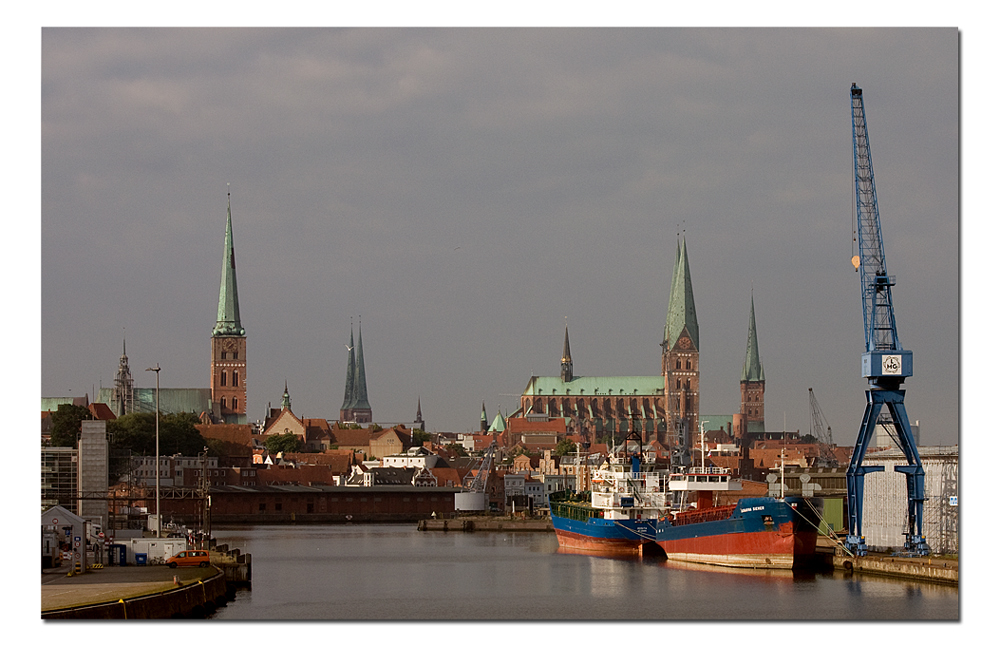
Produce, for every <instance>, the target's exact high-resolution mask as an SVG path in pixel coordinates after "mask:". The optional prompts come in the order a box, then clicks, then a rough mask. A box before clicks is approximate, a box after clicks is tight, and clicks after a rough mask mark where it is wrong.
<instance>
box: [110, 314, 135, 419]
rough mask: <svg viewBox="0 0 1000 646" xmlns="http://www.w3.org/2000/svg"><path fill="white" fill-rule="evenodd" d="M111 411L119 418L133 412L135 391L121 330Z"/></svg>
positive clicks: (123, 334)
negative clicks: (119, 357)
mask: <svg viewBox="0 0 1000 646" xmlns="http://www.w3.org/2000/svg"><path fill="white" fill-rule="evenodd" d="M111 405H112V410H113V412H114V414H115V415H117V416H118V417H121V416H122V415H126V414H128V413H132V412H135V389H134V381H133V380H132V371H131V370H130V369H129V366H128V355H127V354H126V353H125V330H124V329H123V330H122V356H121V359H119V360H118V373H117V374H116V375H115V388H114V393H113V394H112V395H111Z"/></svg>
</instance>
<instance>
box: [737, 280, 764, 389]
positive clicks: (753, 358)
mask: <svg viewBox="0 0 1000 646" xmlns="http://www.w3.org/2000/svg"><path fill="white" fill-rule="evenodd" d="M740 381H764V367H763V366H762V365H761V364H760V351H759V350H758V349H757V317H756V316H755V315H754V308H753V292H751V293H750V325H749V328H748V330H747V356H746V359H745V360H744V361H743V375H742V376H741V377H740Z"/></svg>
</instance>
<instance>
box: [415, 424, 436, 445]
mask: <svg viewBox="0 0 1000 646" xmlns="http://www.w3.org/2000/svg"><path fill="white" fill-rule="evenodd" d="M432 439H434V438H433V436H432V435H431V434H430V433H428V432H427V431H421V430H420V429H419V428H415V429H413V441H414V442H415V443H416V444H417V445H421V444H423V443H424V442H430V441H431V440H432Z"/></svg>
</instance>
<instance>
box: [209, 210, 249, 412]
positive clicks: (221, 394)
mask: <svg viewBox="0 0 1000 646" xmlns="http://www.w3.org/2000/svg"><path fill="white" fill-rule="evenodd" d="M226 199H227V202H229V204H228V205H227V217H226V243H225V250H224V255H223V259H222V284H221V286H220V287H219V310H218V317H217V320H216V323H215V328H214V329H213V330H212V412H213V416H214V417H215V418H216V419H217V420H218V421H221V422H224V423H227V424H246V420H247V386H246V374H247V334H246V330H244V329H243V325H242V324H241V323H240V299H239V295H238V293H237V290H236V256H235V255H234V254H233V209H232V202H231V200H230V196H229V195H228V194H227V196H226Z"/></svg>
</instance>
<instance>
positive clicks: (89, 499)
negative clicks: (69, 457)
mask: <svg viewBox="0 0 1000 646" xmlns="http://www.w3.org/2000/svg"><path fill="white" fill-rule="evenodd" d="M77 459H78V463H77V495H78V496H79V499H78V500H77V504H76V513H77V515H78V516H81V517H82V518H85V519H87V520H90V519H99V521H100V526H101V527H107V526H108V501H107V497H108V431H107V422H106V421H104V420H83V422H82V423H81V428H80V440H79V442H77Z"/></svg>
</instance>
